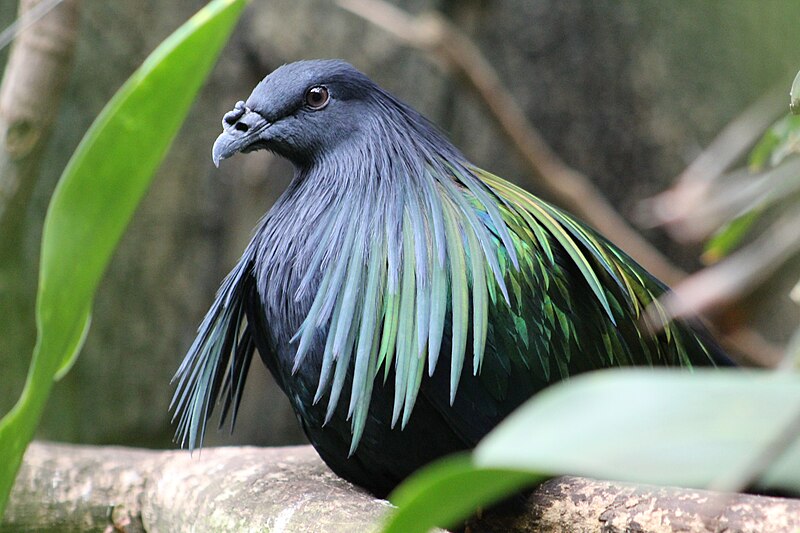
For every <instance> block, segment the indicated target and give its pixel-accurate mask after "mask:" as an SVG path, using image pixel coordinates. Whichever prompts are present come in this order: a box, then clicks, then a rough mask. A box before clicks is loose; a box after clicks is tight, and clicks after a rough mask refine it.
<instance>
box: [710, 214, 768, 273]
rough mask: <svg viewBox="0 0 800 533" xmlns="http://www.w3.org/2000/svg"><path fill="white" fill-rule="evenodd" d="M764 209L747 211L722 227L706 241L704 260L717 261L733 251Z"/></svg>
mask: <svg viewBox="0 0 800 533" xmlns="http://www.w3.org/2000/svg"><path fill="white" fill-rule="evenodd" d="M763 211H764V209H763V207H760V208H757V209H753V210H752V211H747V212H746V213H744V214H743V215H741V216H739V217H736V218H734V219H733V220H731V221H730V222H728V223H727V224H725V225H724V226H723V227H722V228H720V229H719V230H718V231H717V232H716V233H715V234H714V235H712V236H711V238H710V239H709V240H708V242H707V243H706V245H705V248H704V250H703V261H704V262H705V263H707V264H712V263H716V262H717V261H719V260H720V259H722V258H723V257H725V256H726V255H728V254H729V253H731V252H732V251H733V249H734V248H735V247H736V246H737V245H738V244H739V243H741V242H742V240H743V239H744V238H745V236H746V235H747V232H748V231H749V230H750V228H751V227H752V226H753V224H755V222H756V221H757V220H758V219H759V218H760V217H761V215H762V214H763Z"/></svg>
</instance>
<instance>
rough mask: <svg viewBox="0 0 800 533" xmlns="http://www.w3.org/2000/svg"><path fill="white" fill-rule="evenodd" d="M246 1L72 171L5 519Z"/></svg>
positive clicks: (174, 43) (213, 21)
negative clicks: (143, 210) (103, 295)
mask: <svg viewBox="0 0 800 533" xmlns="http://www.w3.org/2000/svg"><path fill="white" fill-rule="evenodd" d="M245 4H246V0H213V1H212V2H210V3H209V4H208V5H207V6H206V7H205V8H203V9H202V10H200V11H199V12H198V13H197V14H196V15H195V16H194V17H192V18H191V19H190V20H189V21H188V22H186V23H185V24H184V25H183V26H181V27H180V28H178V30H176V31H175V32H174V33H173V34H172V35H171V36H170V37H168V38H167V39H166V40H165V41H164V42H163V43H162V44H161V45H160V46H159V47H158V48H157V49H156V50H155V51H154V52H153V53H152V54H151V55H150V56H149V57H148V58H147V59H146V60H145V62H144V63H143V64H142V66H141V67H140V68H139V69H138V70H137V71H136V72H134V74H133V75H132V76H131V77H130V78H129V79H128V81H127V82H125V84H124V85H123V86H122V88H120V90H119V91H117V93H116V94H115V95H114V97H113V98H112V99H111V101H110V102H109V103H108V104H107V105H106V107H105V108H104V109H103V111H102V112H101V113H100V115H99V116H98V117H97V119H96V120H95V121H94V123H93V124H92V126H91V128H89V131H88V132H87V133H86V135H85V136H84V138H83V140H82V141H81V143H80V145H79V146H78V148H77V150H76V151H75V153H74V154H73V156H72V159H70V161H69V163H68V164H67V167H66V169H65V170H64V173H63V174H62V176H61V179H60V180H59V183H58V185H57V187H56V190H55V192H54V193H53V198H52V200H51V201H50V207H49V208H48V211H47V215H46V218H45V223H44V230H43V234H42V249H41V259H40V261H41V263H40V268H39V291H38V295H37V301H36V324H37V328H38V338H37V342H36V346H35V348H34V353H33V359H32V361H31V367H30V371H29V373H28V379H27V381H26V383H25V388H24V390H23V392H22V395H21V397H20V399H19V401H18V402H17V404H16V405H15V406H14V408H13V409H12V410H11V411H10V412H9V413H8V414H7V415H6V416H5V417H4V418H3V419H2V420H1V421H0V457H2V458H3V459H2V461H0V515H1V514H2V511H3V509H4V508H5V504H6V502H7V499H8V495H9V493H10V490H11V486H12V485H13V482H14V478H15V476H16V472H17V469H18V468H19V465H20V462H21V461H22V455H23V453H24V451H25V448H26V447H27V445H28V442H29V441H30V439H31V438H32V436H33V433H34V431H35V429H36V426H37V424H38V421H39V418H40V416H41V413H42V409H43V408H44V404H45V401H46V399H47V396H48V395H49V393H50V388H51V387H52V384H53V379H54V378H55V377H56V376H57V375H58V376H60V375H63V373H65V372H66V370H67V369H69V367H70V366H71V365H72V363H73V362H74V360H75V357H77V354H78V353H79V352H80V348H81V345H82V344H83V338H84V337H85V334H86V331H87V328H88V322H89V316H90V311H91V307H92V300H93V298H94V293H95V290H96V289H97V285H98V283H99V282H100V279H101V277H102V275H103V273H104V271H105V269H106V267H107V265H108V262H109V260H110V259H111V256H112V254H113V252H114V249H115V248H116V246H117V243H118V241H119V239H120V237H121V236H122V233H123V231H124V230H125V227H126V226H127V224H128V222H129V220H130V218H131V216H132V215H133V212H134V210H135V209H136V206H137V205H138V203H139V201H140V199H141V198H142V196H143V195H144V193H145V191H146V190H147V188H148V186H149V184H150V182H151V179H152V176H153V173H154V172H155V170H156V168H157V167H158V166H159V164H160V163H161V160H162V159H163V157H164V155H165V154H166V152H167V150H168V149H169V146H170V144H171V142H172V140H173V138H174V137H175V135H176V133H177V131H178V128H179V127H180V125H181V124H182V123H183V120H184V118H185V116H186V114H187V112H188V110H189V107H190V106H191V104H192V102H193V101H194V97H195V95H196V94H197V91H198V90H199V89H200V87H201V85H202V83H203V81H204V80H205V78H206V76H207V75H208V73H209V71H210V70H211V67H212V66H213V65H214V63H215V61H216V58H217V56H218V54H219V52H220V50H221V49H222V46H223V45H224V44H225V42H226V41H227V38H228V36H229V34H230V32H231V30H232V29H233V26H234V24H235V23H236V21H237V20H238V18H239V15H240V13H241V11H242V9H243V8H244V6H245Z"/></svg>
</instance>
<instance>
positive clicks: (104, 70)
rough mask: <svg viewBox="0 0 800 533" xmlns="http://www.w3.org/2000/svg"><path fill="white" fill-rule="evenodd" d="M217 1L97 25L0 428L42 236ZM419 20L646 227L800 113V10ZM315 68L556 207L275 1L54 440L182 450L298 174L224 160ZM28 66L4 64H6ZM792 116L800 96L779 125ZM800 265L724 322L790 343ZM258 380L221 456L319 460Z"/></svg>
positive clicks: (148, 3)
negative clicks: (703, 174) (85, 162)
mask: <svg viewBox="0 0 800 533" xmlns="http://www.w3.org/2000/svg"><path fill="white" fill-rule="evenodd" d="M204 3H205V2H204V1H202V0H177V1H175V0H173V1H170V2H167V1H166V0H145V1H144V2H136V3H133V2H127V3H126V2H120V1H109V2H84V3H83V4H82V5H81V10H80V22H79V34H78V42H77V48H76V56H75V61H74V66H73V67H72V72H71V77H70V81H69V84H68V87H67V89H66V92H65V94H64V98H63V101H62V103H61V106H60V109H59V116H58V119H57V122H56V126H55V129H54V131H53V134H52V137H51V139H50V142H49V143H48V146H47V148H46V150H44V151H43V153H42V154H41V169H40V173H39V179H38V182H37V184H36V188H35V191H34V194H33V196H32V199H31V201H30V202H29V204H28V205H27V208H26V214H25V217H24V227H23V231H22V233H21V234H22V236H23V238H22V240H21V241H20V243H19V246H17V247H16V248H15V249H14V251H13V254H12V253H11V252H9V253H7V254H6V255H5V256H3V257H0V263H1V264H0V321H1V322H2V324H3V328H2V330H0V331H2V332H3V334H2V335H0V413H4V412H5V411H6V410H8V408H10V407H11V405H12V404H13V402H14V400H15V399H16V398H17V396H18V395H19V391H20V390H21V387H22V383H23V380H24V376H25V372H26V370H27V366H28V363H29V354H30V353H31V348H32V345H33V340H34V334H35V330H34V323H33V314H32V311H33V295H34V294H35V280H36V271H35V270H36V264H37V255H38V249H39V248H38V247H39V238H40V232H41V223H42V219H43V216H44V212H45V208H46V206H47V201H48V199H49V196H50V194H51V192H52V190H53V187H54V185H55V180H56V179H57V177H58V176H59V175H60V173H61V171H62V169H63V167H64V165H65V163H66V161H67V159H68V158H69V156H70V154H71V153H72V152H73V151H74V149H75V147H76V146H77V143H78V141H79V140H80V138H81V136H82V135H83V133H84V132H85V131H86V128H87V127H88V126H89V124H90V123H91V121H92V120H93V118H94V117H95V116H96V115H97V113H98V112H99V110H100V109H101V108H102V106H103V105H104V104H105V103H106V102H107V101H108V99H109V98H110V97H111V95H112V94H113V93H114V91H116V89H117V88H118V87H119V86H120V85H121V84H122V82H123V81H124V80H125V79H126V77H127V76H128V75H129V74H130V73H131V72H132V71H133V70H134V69H135V68H136V67H137V66H138V65H139V63H140V62H141V61H142V59H143V58H144V57H145V56H146V55H147V53H148V52H149V51H150V50H152V49H153V48H154V47H155V46H156V45H157V44H158V43H159V42H160V41H161V40H162V39H163V38H164V37H166V35H168V34H169V33H170V31H172V29H174V28H175V27H177V26H178V25H179V24H180V23H181V22H183V21H184V20H186V19H187V18H188V17H189V16H190V15H191V14H192V13H194V12H195V11H196V10H197V9H199V8H200V7H202V5H203V4H204ZM397 3H398V5H400V6H402V7H403V8H405V9H407V10H409V11H411V12H412V13H419V12H423V11H426V10H431V9H435V10H438V11H439V12H441V13H442V14H444V15H445V16H446V17H448V18H449V19H450V20H451V21H452V22H453V23H454V24H455V25H456V26H457V27H458V28H460V29H461V30H462V31H463V32H465V33H466V34H467V35H468V36H469V37H470V38H471V39H473V40H474V42H475V43H476V44H477V45H478V46H479V47H480V48H481V50H482V51H483V53H484V54H485V55H486V57H487V58H488V59H489V61H490V62H491V63H492V64H493V65H494V67H495V68H496V69H497V71H498V73H499V75H500V77H501V78H502V80H503V81H504V83H505V84H506V85H507V87H508V88H509V90H510V91H511V93H512V94H513V96H514V98H515V99H516V100H517V101H518V102H519V104H520V105H521V106H522V107H523V108H524V110H525V113H526V115H527V118H528V119H529V120H530V121H531V122H532V123H533V124H535V125H536V126H537V127H538V128H539V130H540V131H541V132H542V133H543V135H544V137H545V139H546V140H547V142H548V143H549V144H550V145H551V146H552V147H553V149H554V150H555V151H556V152H557V153H558V154H559V155H560V156H561V157H562V158H563V159H564V160H565V161H566V162H567V163H568V164H569V165H571V166H573V167H575V168H576V169H578V170H580V171H581V172H583V173H585V174H586V175H587V176H589V177H590V178H591V179H592V181H593V182H595V183H596V184H597V185H598V186H599V187H600V188H601V189H602V190H603V191H604V193H605V194H606V195H607V196H608V198H609V199H610V200H611V202H612V203H613V204H614V205H615V206H616V207H617V209H618V210H619V211H620V213H621V214H622V215H623V216H625V217H626V218H628V219H629V220H633V219H634V218H635V217H636V214H637V213H638V212H639V209H638V206H639V205H640V204H639V201H640V200H641V199H642V198H646V197H650V196H652V195H655V194H656V193H658V192H659V191H662V190H664V189H666V188H668V187H669V186H670V184H671V183H672V182H673V180H674V178H675V177H676V176H677V175H678V174H679V173H680V172H681V171H683V169H684V168H685V167H686V166H687V165H688V164H689V163H690V162H691V161H692V160H694V158H695V157H696V156H697V155H698V154H700V153H702V151H703V149H704V147H705V146H707V145H709V144H710V143H711V141H712V140H713V139H714V138H715V136H716V135H717V133H718V132H719V131H720V130H722V129H723V127H724V126H725V125H726V124H728V123H729V122H730V121H732V120H734V119H735V118H736V117H738V116H739V115H740V114H741V113H742V112H743V110H745V109H746V108H747V107H748V106H749V105H751V104H752V103H753V102H755V101H757V100H758V99H759V98H761V97H762V96H763V95H764V94H766V93H768V92H769V91H770V90H771V89H772V88H773V87H775V86H776V85H780V86H782V87H785V89H786V90H785V91H784V92H785V93H788V88H789V86H790V84H791V80H792V78H793V76H794V74H795V73H796V71H797V57H800V42H798V41H797V39H796V38H795V36H796V26H797V21H798V20H800V4H795V3H791V2H785V1H779V0H774V1H773V0H767V1H765V2H758V3H756V2H749V1H746V0H734V1H729V2H724V3H722V2H701V1H693V2H686V3H671V2H670V3H667V2H658V1H657V0H650V1H642V2H632V1H631V2H593V1H588V0H587V1H581V2H559V1H557V0H541V1H535V2H530V1H526V0H508V1H504V2H491V1H489V0H466V1H464V0H462V1H456V0H438V1H436V0H407V1H400V2H397ZM12 4H13V2H4V3H2V4H1V5H0V26H1V27H5V26H7V25H8V24H9V23H11V21H12V20H13V19H14V17H15V9H14V7H15V6H13V5H12ZM312 57H341V58H344V59H346V60H348V61H350V62H352V63H353V64H355V65H356V66H357V67H358V68H360V69H362V70H363V71H365V72H366V73H368V74H369V75H370V76H371V77H372V78H373V79H375V80H376V81H377V82H378V83H380V84H382V85H383V86H385V87H386V88H387V89H389V90H390V91H392V92H394V93H395V94H397V95H398V96H400V97H401V98H402V99H404V100H406V101H407V102H409V103H411V104H412V105H414V106H415V107H417V108H418V109H420V110H421V111H422V112H423V113H425V114H426V115H427V116H428V117H430V118H431V119H432V120H433V121H434V122H436V123H437V124H439V125H440V126H441V127H442V128H443V129H444V130H445V131H447V132H448V133H449V134H450V135H451V136H452V138H453V139H454V141H455V143H456V145H457V146H459V147H461V148H462V150H463V151H464V152H465V153H466V154H467V155H468V156H469V157H470V158H471V159H472V160H474V161H475V162H476V163H478V164H479V165H481V166H483V167H485V168H488V169H491V170H492V171H494V172H496V173H498V174H500V175H503V176H506V177H508V178H510V179H516V181H517V182H518V183H520V184H522V185H523V186H525V187H527V188H529V189H532V190H533V192H536V193H539V194H542V195H543V196H547V195H546V194H544V193H543V191H542V190H537V189H536V187H535V185H532V184H531V181H530V179H529V178H528V177H527V176H528V174H529V172H530V171H529V170H528V168H527V167H526V166H525V165H524V164H523V163H522V162H521V161H520V160H519V158H518V156H517V155H516V153H515V152H514V151H513V150H512V149H511V148H510V147H509V146H508V142H507V141H506V139H505V137H504V136H503V135H502V134H501V132H500V131H499V130H498V129H497V127H496V126H495V124H494V122H493V121H492V120H491V119H490V117H489V115H488V113H487V111H486V107H485V104H484V103H483V102H482V101H481V100H480V99H479V98H476V97H475V95H474V94H472V93H471V92H470V91H469V90H468V89H466V87H465V85H464V84H463V82H462V80H460V79H459V78H458V77H457V76H454V75H453V73H452V72H448V71H447V70H442V69H440V68H439V67H438V66H437V65H436V64H435V63H433V62H431V61H430V60H429V59H428V58H427V57H426V56H425V55H424V54H422V53H421V52H419V51H416V50H412V49H409V48H406V47H404V46H402V45H400V44H398V43H396V42H395V41H394V40H393V39H391V38H390V37H389V36H387V34H386V33H385V32H384V31H383V30H381V29H379V28H376V27H373V26H370V25H369V24H368V23H366V22H364V21H362V20H361V19H359V18H358V17H356V16H354V15H352V14H350V13H348V12H346V11H344V10H342V9H340V8H338V7H336V6H335V5H333V4H330V3H328V2H320V1H312V0H273V1H270V2H253V3H252V4H251V5H250V6H249V7H248V10H247V12H246V13H245V15H244V16H243V18H242V21H241V22H240V25H239V27H238V30H237V31H236V32H235V33H234V36H233V38H232V40H231V42H230V43H229V46H228V47H227V49H226V50H225V51H224V52H223V55H222V57H221V59H220V61H219V63H218V65H217V67H216V69H215V71H214V73H213V75H212V78H211V79H210V82H209V83H208V84H207V86H206V87H205V89H204V90H203V92H202V93H201V95H200V97H199V99H198V100H197V102H196V103H195V105H194V107H193V109H192V111H191V112H190V115H189V118H188V120H187V123H186V124H185V126H184V128H183V130H182V132H181V133H180V135H179V137H178V138H177V140H176V141H175V143H174V145H173V148H172V150H171V152H170V154H169V156H168V157H167V159H166V161H165V164H164V165H163V166H162V168H161V170H160V171H159V173H158V176H157V179H156V181H155V183H154V186H153V187H152V189H151V190H150V192H149V193H148V195H147V197H146V198H145V201H144V203H143V204H142V206H141V207H140V209H139V211H138V212H137V214H136V215H135V218H134V220H133V223H132V225H131V227H130V229H129V231H128V233H127V234H126V236H125V237H124V238H123V241H122V244H121V246H120V248H119V249H118V251H117V253H116V256H115V258H114V260H113V262H112V265H111V268H110V271H109V273H108V274H107V276H106V278H105V280H104V282H103V284H102V286H101V288H100V290H99V292H98V296H97V300H96V304H95V311H94V318H93V325H92V329H91V331H90V333H89V337H88V339H87V343H86V346H85V348H84V351H83V354H82V357H81V358H80V359H79V360H78V362H77V364H76V365H75V367H74V368H73V370H72V372H70V374H68V375H67V377H66V378H64V379H63V380H62V381H60V382H59V383H58V384H57V385H56V387H55V389H54V393H53V397H52V398H51V401H50V403H49V405H48V407H47V410H46V412H45V417H44V420H43V422H42V424H41V426H40V429H39V437H40V438H45V439H52V440H64V441H71V442H85V443H101V444H112V443H119V444H126V445H137V446H152V447H169V446H171V444H170V443H171V437H172V433H173V427H172V426H171V425H170V424H169V415H168V413H167V405H168V403H169V398H170V396H171V392H172V390H171V387H169V386H168V382H169V379H170V378H171V376H172V374H173V373H174V371H175V369H176V367H177V364H178V362H179V361H180V360H181V358H182V356H183V354H184V352H185V350H186V348H187V347H188V345H189V344H190V342H191V340H192V339H193V337H194V333H195V328H196V326H197V324H198V323H199V321H200V319H201V318H202V316H203V314H204V312H205V310H206V308H207V306H208V304H209V302H210V301H211V299H212V297H213V294H214V292H215V291H216V289H217V287H218V285H219V282H220V280H221V279H222V277H223V276H224V275H225V274H226V273H227V271H228V269H229V268H230V267H231V266H232V265H233V264H234V261H235V259H236V257H237V255H238V254H239V253H240V252H241V250H242V249H243V247H244V246H245V244H246V242H247V240H248V238H249V235H250V231H251V228H252V227H253V226H254V225H255V223H256V221H257V219H258V218H259V217H260V216H261V214H263V213H264V212H265V211H266V210H267V209H268V208H269V206H270V205H271V203H272V202H273V201H274V200H275V199H276V198H277V196H278V195H279V194H280V193H281V192H282V191H283V190H284V188H285V186H286V185H287V183H288V180H289V178H290V177H291V169H290V167H289V166H288V165H287V164H285V163H284V162H281V161H279V160H277V159H275V158H273V157H272V156H270V155H269V154H264V153H255V154H250V155H249V156H248V157H243V158H235V159H233V160H232V161H230V162H229V163H226V165H224V166H223V167H222V169H220V170H216V169H214V167H213V165H212V164H211V161H210V147H211V143H212V142H213V140H214V138H215V137H216V135H217V134H218V132H219V128H220V119H221V117H222V115H223V113H224V112H226V111H227V110H229V109H230V108H231V106H232V105H233V103H234V102H236V101H237V100H240V99H244V98H245V97H246V96H247V94H248V93H249V91H250V90H251V89H252V87H253V86H254V85H255V84H256V83H257V82H258V81H259V80H260V79H261V78H262V77H263V76H264V75H265V74H266V73H268V72H269V71H271V70H272V69H274V68H275V67H277V66H278V65H280V64H282V63H284V62H288V61H293V60H296V59H301V58H312ZM6 58H7V51H6V50H4V51H2V52H0V62H2V64H0V66H4V65H5V61H6ZM787 104H788V94H787V95H786V98H785V101H784V100H781V101H780V102H779V103H778V104H777V105H776V107H775V109H774V111H773V112H774V113H775V114H776V116H777V115H778V114H779V113H781V112H782V111H781V109H785V108H786V106H787ZM41 105H42V106H47V105H48V102H41ZM745 163H746V161H745V160H744V159H743V160H742V161H740V162H739V164H740V165H744V164H745ZM701 204H702V202H701ZM2 231H4V228H0V232H2ZM645 234H646V236H647V237H648V239H650V240H651V242H653V243H655V244H656V245H657V246H658V248H660V249H661V250H662V251H663V252H664V253H665V254H667V255H668V256H669V257H670V258H672V259H673V260H674V261H675V262H677V263H678V264H680V265H681V266H682V267H683V268H685V269H687V270H694V269H696V268H697V267H698V266H699V263H698V260H697V258H698V257H699V256H700V254H701V252H702V244H701V243H700V242H696V243H694V244H689V243H687V242H676V241H674V240H673V239H671V238H670V237H669V236H668V235H667V233H666V232H664V231H663V230H660V229H649V230H647V231H646V233H645ZM620 244H622V245H623V247H624V243H620ZM799 264H800V260H798V258H796V257H795V258H794V259H793V260H789V261H788V262H786V263H785V264H784V265H783V266H782V267H781V268H778V269H775V270H774V271H773V272H771V273H770V275H769V276H768V279H766V284H764V285H763V286H762V288H761V289H753V290H748V291H747V294H746V295H743V296H746V298H745V299H743V300H739V301H738V303H731V302H726V307H725V310H724V312H719V311H718V312H717V315H715V316H717V317H722V318H721V319H719V320H717V323H718V324H719V325H722V326H723V327H724V328H729V329H735V328H737V327H739V326H740V325H741V324H756V326H757V328H758V330H759V332H760V333H761V334H762V335H763V336H764V337H766V338H767V339H768V340H770V341H771V342H773V343H775V344H777V345H781V344H784V343H785V342H786V341H787V339H788V338H789V336H790V334H791V332H792V331H794V329H795V328H796V327H797V324H798V318H800V315H799V314H798V308H797V305H796V304H795V303H793V302H792V301H791V299H790V298H789V293H790V290H791V288H792V287H793V286H794V285H795V284H796V283H797V280H798V276H797V273H798V272H800V268H798V265H799ZM251 373H252V375H251V376H250V378H249V379H248V389H249V390H248V391H247V392H246V394H245V399H244V404H243V406H242V409H241V412H240V417H239V422H238V427H237V431H236V433H235V434H234V436H233V437H228V436H227V435H226V434H225V433H220V434H214V433H213V432H212V434H211V435H209V436H208V437H207V441H206V442H207V444H221V443H224V444H235V443H254V444H286V443H296V442H302V441H303V437H302V434H301V432H300V430H299V428H298V426H297V424H296V422H295V420H294V416H293V414H292V413H291V411H290V409H289V406H288V403H287V402H286V400H285V399H284V398H283V395H282V394H281V393H280V391H279V390H278V389H277V386H275V385H274V383H273V382H272V381H271V380H270V379H269V378H268V376H267V375H266V371H265V369H264V368H262V367H261V365H254V367H253V369H252V371H251Z"/></svg>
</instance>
